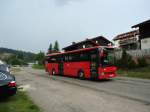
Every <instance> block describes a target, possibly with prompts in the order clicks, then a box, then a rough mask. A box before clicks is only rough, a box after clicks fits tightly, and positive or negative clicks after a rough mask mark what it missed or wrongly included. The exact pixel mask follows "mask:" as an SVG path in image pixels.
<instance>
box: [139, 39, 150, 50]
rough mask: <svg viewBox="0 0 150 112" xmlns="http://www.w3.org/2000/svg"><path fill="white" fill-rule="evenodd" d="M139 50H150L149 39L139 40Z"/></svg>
mask: <svg viewBox="0 0 150 112" xmlns="http://www.w3.org/2000/svg"><path fill="white" fill-rule="evenodd" d="M141 49H150V37H149V38H145V39H142V40H141Z"/></svg>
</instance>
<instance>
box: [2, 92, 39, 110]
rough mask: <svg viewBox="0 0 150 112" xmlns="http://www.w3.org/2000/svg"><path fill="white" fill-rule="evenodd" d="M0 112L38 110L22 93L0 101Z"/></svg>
mask: <svg viewBox="0 0 150 112" xmlns="http://www.w3.org/2000/svg"><path fill="white" fill-rule="evenodd" d="M0 112H40V109H39V108H38V107H37V106H36V105H35V104H34V103H33V102H32V101H31V100H30V98H29V97H28V96H27V95H26V94H25V93H24V92H18V93H17V94H16V95H15V96H12V97H10V98H7V99H5V100H0Z"/></svg>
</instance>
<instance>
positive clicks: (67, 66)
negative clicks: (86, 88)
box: [45, 46, 117, 79]
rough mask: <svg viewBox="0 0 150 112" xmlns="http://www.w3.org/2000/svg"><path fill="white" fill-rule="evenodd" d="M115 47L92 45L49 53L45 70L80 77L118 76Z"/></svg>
mask: <svg viewBox="0 0 150 112" xmlns="http://www.w3.org/2000/svg"><path fill="white" fill-rule="evenodd" d="M112 54H113V48H110V47H104V46H103V47H102V46H99V47H98V46H97V47H91V48H84V49H79V50H73V51H68V52H63V53H53V54H48V55H47V56H46V57H45V70H46V72H48V73H49V74H50V75H64V76H70V77H78V78H80V79H109V78H113V77H116V70H117V68H116V67H115V66H113V57H112Z"/></svg>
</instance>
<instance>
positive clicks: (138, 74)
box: [117, 66, 150, 79]
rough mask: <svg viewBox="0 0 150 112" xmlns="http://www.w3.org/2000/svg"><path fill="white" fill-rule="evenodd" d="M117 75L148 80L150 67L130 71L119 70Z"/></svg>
mask: <svg viewBox="0 0 150 112" xmlns="http://www.w3.org/2000/svg"><path fill="white" fill-rule="evenodd" d="M117 73H118V75H119V76H125V77H135V78H142V79H150V66H147V67H142V68H136V69H131V70H122V69H119V70H118V72H117Z"/></svg>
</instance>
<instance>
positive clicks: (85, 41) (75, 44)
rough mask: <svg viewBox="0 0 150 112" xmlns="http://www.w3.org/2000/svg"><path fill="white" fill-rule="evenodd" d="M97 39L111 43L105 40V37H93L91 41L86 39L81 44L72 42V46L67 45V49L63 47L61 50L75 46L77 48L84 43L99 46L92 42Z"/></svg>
mask: <svg viewBox="0 0 150 112" xmlns="http://www.w3.org/2000/svg"><path fill="white" fill-rule="evenodd" d="M97 39H103V40H105V41H106V42H107V43H112V42H111V41H109V40H108V39H106V38H105V37H103V36H97V37H94V38H92V39H86V40H84V41H81V42H77V43H76V42H73V44H72V45H69V46H67V47H64V48H63V50H66V49H69V48H72V47H75V46H78V45H80V44H84V43H87V42H90V43H91V44H93V45H95V46H99V44H97V43H95V42H94V40H97Z"/></svg>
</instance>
